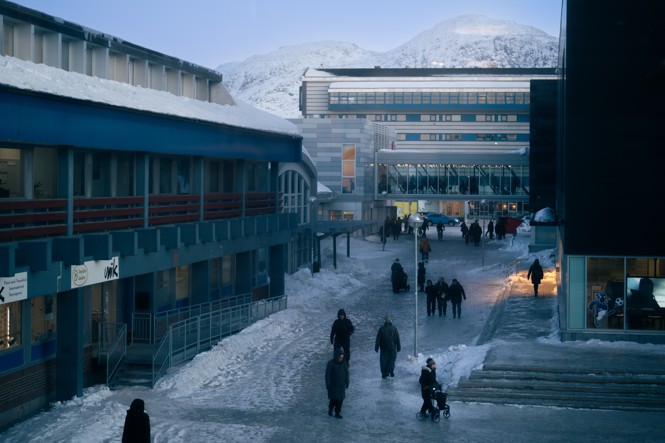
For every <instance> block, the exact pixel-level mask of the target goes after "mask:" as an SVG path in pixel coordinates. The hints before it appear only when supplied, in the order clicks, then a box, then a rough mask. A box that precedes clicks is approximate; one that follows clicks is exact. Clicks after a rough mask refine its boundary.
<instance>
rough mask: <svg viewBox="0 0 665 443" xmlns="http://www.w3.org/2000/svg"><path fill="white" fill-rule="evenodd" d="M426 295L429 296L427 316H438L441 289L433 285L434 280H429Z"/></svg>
mask: <svg viewBox="0 0 665 443" xmlns="http://www.w3.org/2000/svg"><path fill="white" fill-rule="evenodd" d="M425 294H427V316H428V317H429V316H430V315H436V299H437V298H438V297H439V287H438V286H435V285H433V284H432V280H427V286H426V287H425Z"/></svg>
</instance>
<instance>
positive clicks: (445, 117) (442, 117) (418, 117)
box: [355, 114, 529, 123]
mask: <svg viewBox="0 0 665 443" xmlns="http://www.w3.org/2000/svg"><path fill="white" fill-rule="evenodd" d="M355 118H366V119H367V120H371V121H377V122H391V121H393V122H394V121H408V122H467V123H471V122H500V123H508V122H510V123H516V122H524V123H528V122H529V116H528V115H518V114H356V115H355Z"/></svg>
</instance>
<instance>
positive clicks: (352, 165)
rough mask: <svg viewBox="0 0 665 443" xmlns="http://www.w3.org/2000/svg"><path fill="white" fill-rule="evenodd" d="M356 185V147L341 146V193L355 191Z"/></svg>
mask: <svg viewBox="0 0 665 443" xmlns="http://www.w3.org/2000/svg"><path fill="white" fill-rule="evenodd" d="M355 184H356V145H355V144H343V145H342V193H344V194H349V193H352V192H354V191H355V188H356V186H355Z"/></svg>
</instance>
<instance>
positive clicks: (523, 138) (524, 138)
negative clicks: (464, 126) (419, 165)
mask: <svg viewBox="0 0 665 443" xmlns="http://www.w3.org/2000/svg"><path fill="white" fill-rule="evenodd" d="M395 137H396V139H397V140H398V141H412V142H416V141H421V142H422V141H455V142H479V141H489V142H523V143H529V134H462V133H427V132H426V133H404V132H398V133H397V134H396V135H395Z"/></svg>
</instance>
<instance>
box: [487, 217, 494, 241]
mask: <svg viewBox="0 0 665 443" xmlns="http://www.w3.org/2000/svg"><path fill="white" fill-rule="evenodd" d="M487 235H489V237H490V240H493V239H494V220H490V222H489V223H488V224H487Z"/></svg>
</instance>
